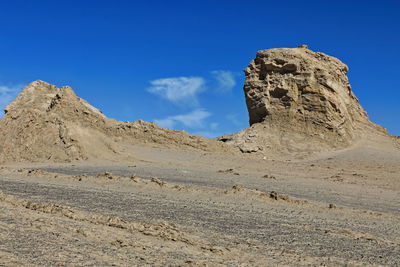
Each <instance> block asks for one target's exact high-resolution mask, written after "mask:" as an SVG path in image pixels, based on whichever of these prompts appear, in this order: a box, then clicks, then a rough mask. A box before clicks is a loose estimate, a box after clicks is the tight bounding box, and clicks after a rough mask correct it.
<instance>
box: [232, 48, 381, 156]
mask: <svg viewBox="0 0 400 267" xmlns="http://www.w3.org/2000/svg"><path fill="white" fill-rule="evenodd" d="M348 70H349V69H348V67H347V65H345V64H344V63H342V62H341V61H340V60H338V59H337V58H334V57H331V56H328V55H325V54H323V53H320V52H313V51H311V50H309V49H308V47H307V46H305V45H302V46H300V47H298V48H277V49H268V50H262V51H258V52H257V55H256V58H255V59H254V60H253V61H251V62H250V64H249V66H248V67H247V68H246V69H245V70H244V72H245V75H246V80H245V84H244V92H245V96H246V104H247V108H248V112H249V118H250V125H251V126H252V127H251V128H249V129H246V130H244V131H242V132H240V133H238V134H236V135H231V136H225V137H224V138H225V139H226V140H231V141H233V140H234V143H236V144H237V143H241V145H240V147H241V150H242V151H244V152H254V151H258V150H260V149H263V148H265V147H266V146H267V147H268V146H275V147H277V150H279V149H287V150H299V151H307V150H319V149H327V148H336V147H345V146H348V145H350V144H351V143H352V142H353V141H354V140H355V139H356V138H357V136H360V134H362V132H365V130H366V129H371V130H372V131H380V132H385V130H384V129H382V128H380V127H378V126H377V125H375V124H373V123H371V122H370V121H369V119H368V116H367V113H366V112H365V111H364V109H363V108H362V107H361V106H360V104H359V103H358V100H357V98H356V96H355V95H354V93H353V92H352V89H351V86H350V83H349V80H348V78H347V75H346V74H347V72H348Z"/></svg>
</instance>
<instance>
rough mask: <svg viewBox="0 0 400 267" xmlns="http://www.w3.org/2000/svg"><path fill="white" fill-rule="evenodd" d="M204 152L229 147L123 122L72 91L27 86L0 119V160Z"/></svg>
mask: <svg viewBox="0 0 400 267" xmlns="http://www.w3.org/2000/svg"><path fill="white" fill-rule="evenodd" d="M144 143H150V144H161V145H163V146H170V147H171V146H172V147H177V148H183V149H185V148H186V149H187V148H195V149H201V150H206V151H223V150H224V149H225V150H226V149H228V148H227V147H226V146H223V144H220V143H219V142H217V141H215V140H208V139H206V138H202V137H199V136H194V135H189V134H188V133H186V132H183V131H174V130H168V129H163V128H160V127H158V126H157V125H155V124H154V123H147V122H143V121H135V122H120V121H116V120H113V119H109V118H107V117H106V116H105V115H104V114H103V113H101V112H100V111H99V110H98V109H96V108H94V107H92V106H91V105H90V104H88V103H87V102H86V101H84V100H82V99H81V98H79V97H77V96H76V95H75V93H74V91H73V90H72V89H71V88H70V87H61V88H57V87H56V86H54V85H50V84H48V83H46V82H43V81H35V82H32V83H31V84H29V85H28V86H27V87H25V88H24V90H23V91H22V92H21V93H20V94H19V96H18V97H17V98H16V99H15V100H14V101H13V102H12V103H11V104H10V105H8V106H7V107H6V108H5V116H4V117H3V118H2V119H1V120H0V162H6V161H7V162H18V161H46V160H49V161H53V162H65V161H74V160H87V159H105V160H121V159H127V160H129V159H132V157H134V149H133V148H132V145H135V144H144Z"/></svg>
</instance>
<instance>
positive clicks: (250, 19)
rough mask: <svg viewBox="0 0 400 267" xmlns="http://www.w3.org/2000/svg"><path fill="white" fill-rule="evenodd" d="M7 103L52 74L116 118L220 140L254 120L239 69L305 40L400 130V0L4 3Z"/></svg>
mask: <svg viewBox="0 0 400 267" xmlns="http://www.w3.org/2000/svg"><path fill="white" fill-rule="evenodd" d="M0 14H1V15H0V37H1V39H0V105H2V106H4V104H5V102H7V101H9V100H10V99H11V98H12V97H14V95H15V94H16V92H17V91H18V89H19V88H21V86H23V85H26V84H27V83H29V82H31V81H34V80H38V79H40V80H44V81H47V82H50V83H53V84H55V85H57V86H62V85H70V86H71V87H73V88H74V90H75V92H76V93H77V95H78V96H80V97H82V98H84V99H86V100H88V101H89V102H90V103H91V104H92V105H94V106H96V107H98V108H100V109H101V110H102V111H103V112H104V113H105V114H106V115H107V116H109V117H113V118H116V119H119V120H127V121H128V120H129V121H131V120H137V119H143V120H146V121H157V122H158V123H160V124H162V125H163V126H169V127H172V128H176V129H185V130H187V131H189V132H191V133H197V134H203V135H205V136H217V135H222V134H224V133H229V132H234V131H238V130H240V129H242V128H245V127H247V126H248V115H247V111H246V107H245V100H244V95H243V91H242V84H243V73H242V70H243V69H244V68H245V67H246V65H247V64H248V62H249V61H250V60H252V59H253V58H254V56H255V53H256V51H257V50H261V49H267V48H273V47H296V46H298V45H299V44H308V45H309V47H310V48H311V49H312V50H314V51H321V52H324V53H327V54H330V55H333V56H336V57H338V58H339V59H341V60H342V61H344V62H345V63H346V64H348V65H349V67H350V72H349V77H350V81H351V83H352V86H353V89H354V91H355V94H356V95H357V96H358V98H359V100H360V102H361V104H362V105H363V106H364V108H365V109H366V110H367V112H368V114H369V116H370V118H371V120H372V121H374V122H376V123H379V124H381V125H383V126H384V127H386V128H388V129H389V131H390V132H391V133H392V134H394V135H400V123H399V122H400V104H399V100H400V90H399V81H398V80H399V78H400V15H399V14H400V1H397V0H380V1H378V0H377V1H368V0H359V1H357V0H353V1H350V0H347V1H342V0H336V1H321V0H319V1H307V0H302V1H299V0H295V1H290V0H287V1H265V0H264V1H256V0H253V1H252V0H248V1H235V0H230V1H222V0H221V1H206V0H202V1H184V0H181V1H173V0H169V1H151V0H147V1H119V0H114V1H84V0H81V1H72V0H70V1H61V0H60V1H41V0H34V1H33V0H31V1H30V0H24V1H21V0H4V1H0Z"/></svg>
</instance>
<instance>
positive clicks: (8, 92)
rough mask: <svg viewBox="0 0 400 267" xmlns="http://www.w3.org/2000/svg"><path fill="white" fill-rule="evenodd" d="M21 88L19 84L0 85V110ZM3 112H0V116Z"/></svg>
mask: <svg viewBox="0 0 400 267" xmlns="http://www.w3.org/2000/svg"><path fill="white" fill-rule="evenodd" d="M20 90H21V88H20V87H19V86H5V85H0V110H1V111H2V110H4V108H5V107H6V106H7V105H8V104H9V103H10V102H11V101H12V100H13V99H14V98H15V97H16V96H17V95H18V93H19V91H20ZM1 116H3V113H2V112H0V117H1Z"/></svg>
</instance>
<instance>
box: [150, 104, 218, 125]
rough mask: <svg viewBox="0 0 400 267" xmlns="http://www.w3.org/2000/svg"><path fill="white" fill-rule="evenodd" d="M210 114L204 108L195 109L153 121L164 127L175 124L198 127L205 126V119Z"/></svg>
mask: <svg viewBox="0 0 400 267" xmlns="http://www.w3.org/2000/svg"><path fill="white" fill-rule="evenodd" d="M210 116H211V113H210V112H208V111H206V110H204V109H196V110H194V111H192V112H190V113H187V114H182V115H176V116H169V117H167V118H165V119H160V120H155V121H154V122H155V123H157V124H158V125H160V126H161V127H165V128H174V127H175V126H176V125H177V124H180V125H183V126H185V127H188V128H192V129H198V128H203V127H204V126H205V122H204V121H205V119H207V118H208V117H210Z"/></svg>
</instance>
